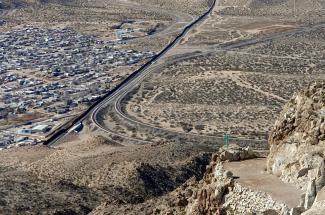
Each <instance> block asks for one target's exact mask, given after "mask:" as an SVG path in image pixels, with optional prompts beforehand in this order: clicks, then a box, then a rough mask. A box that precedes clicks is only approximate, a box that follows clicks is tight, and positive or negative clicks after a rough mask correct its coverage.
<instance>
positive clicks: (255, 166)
mask: <svg viewBox="0 0 325 215" xmlns="http://www.w3.org/2000/svg"><path fill="white" fill-rule="evenodd" d="M265 165H266V159H254V160H247V161H241V162H230V163H225V164H224V167H225V169H227V170H230V171H232V172H233V173H234V176H237V177H239V179H237V181H238V182H239V183H240V184H242V185H244V186H247V187H249V188H252V189H254V190H258V191H262V192H266V193H267V194H269V195H270V196H271V197H272V198H274V199H275V200H277V201H280V202H283V203H285V204H286V205H288V206H289V207H296V206H297V205H299V200H300V196H301V194H302V193H303V192H302V191H301V190H298V189H296V187H295V186H294V185H291V184H286V183H284V182H283V181H281V180H280V179H279V178H278V177H276V176H274V175H270V174H268V173H267V172H266V171H265Z"/></svg>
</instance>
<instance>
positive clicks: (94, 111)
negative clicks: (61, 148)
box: [45, 0, 325, 145]
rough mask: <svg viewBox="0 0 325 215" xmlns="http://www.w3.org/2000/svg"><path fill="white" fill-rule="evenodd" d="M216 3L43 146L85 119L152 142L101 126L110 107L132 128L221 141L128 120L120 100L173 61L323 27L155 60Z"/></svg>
mask: <svg viewBox="0 0 325 215" xmlns="http://www.w3.org/2000/svg"><path fill="white" fill-rule="evenodd" d="M216 3H217V0H214V1H213V4H212V5H211V7H210V9H209V11H207V12H206V13H205V14H204V15H202V16H201V17H199V18H198V19H196V20H194V21H193V22H192V23H191V24H189V25H188V26H186V27H185V28H184V30H183V31H182V32H181V33H180V34H179V35H178V36H177V37H176V38H175V40H173V41H172V42H171V43H170V44H169V45H168V46H167V47H166V48H165V49H163V50H162V51H161V52H160V53H159V54H158V55H156V56H155V57H154V58H153V59H152V60H151V61H149V62H148V63H146V64H145V65H143V66H142V67H141V68H140V69H139V70H137V71H135V72H134V73H132V74H131V75H130V76H129V77H128V78H127V79H126V80H124V81H123V82H122V83H121V84H120V85H118V86H117V87H116V88H115V89H113V90H112V91H110V92H109V93H108V94H107V95H106V96H105V97H104V98H102V99H101V100H100V101H98V102H97V103H95V104H94V105H93V106H92V107H90V108H89V109H88V110H87V111H86V112H85V113H84V114H83V115H81V116H80V117H79V118H77V119H76V120H75V121H74V122H72V123H71V124H69V125H67V126H66V127H64V128H62V129H60V130H58V131H57V132H56V133H55V135H53V137H52V138H51V139H49V140H48V141H47V142H46V143H45V144H47V145H52V144H54V143H56V142H57V141H58V140H60V139H61V138H63V137H64V136H65V135H67V134H68V133H69V132H71V131H72V130H73V128H74V127H75V126H77V125H78V124H80V123H82V122H83V121H84V120H85V119H87V118H89V117H90V119H91V121H92V123H93V124H94V125H96V127H98V128H99V129H100V130H102V131H104V132H107V133H110V134H113V135H116V136H119V137H122V138H123V139H127V140H130V141H134V142H137V143H138V142H140V143H152V142H151V141H147V140H144V139H141V138H133V137H130V136H128V135H126V134H121V133H118V132H117V131H114V130H112V129H110V128H107V127H106V126H105V125H103V124H102V123H101V122H100V120H99V119H100V116H99V115H100V114H99V113H100V111H101V110H102V109H104V108H107V107H108V106H110V107H112V108H113V109H114V110H113V111H114V113H116V114H118V116H119V117H120V118H122V119H123V120H126V121H127V122H129V123H131V124H133V125H135V126H136V127H140V126H141V127H144V128H148V129H151V130H159V131H161V132H164V133H165V134H166V133H172V134H177V135H180V136H192V137H197V138H201V137H207V138H214V139H215V140H221V139H222V137H218V136H209V135H200V134H189V133H183V132H177V131H172V130H169V129H165V128H161V127H157V126H154V125H151V124H147V123H144V122H141V121H139V120H136V119H133V118H130V117H129V116H127V115H126V114H125V113H124V112H123V111H122V108H121V107H122V106H121V101H122V100H123V98H124V97H125V96H126V95H127V94H128V93H129V92H131V91H132V90H133V89H134V88H135V87H137V86H138V85H139V83H141V82H142V81H143V80H144V78H146V77H147V76H148V75H149V74H151V73H153V72H155V71H157V69H158V68H160V67H164V66H165V65H166V64H170V63H173V62H177V61H181V60H184V59H187V58H192V57H195V56H203V55H207V54H211V53H213V54H222V53H223V52H224V51H228V50H232V49H237V48H241V47H245V46H250V45H255V44H258V43H263V42H266V41H270V40H274V39H277V38H282V37H285V36H290V35H293V34H296V33H300V32H308V31H312V30H314V29H316V28H323V27H325V24H324V23H322V24H318V25H314V26H309V27H301V28H298V29H296V30H293V31H290V32H280V33H275V34H272V35H269V36H264V37H260V38H254V39H248V40H244V41H239V42H231V43H228V44H222V45H216V46H210V47H209V48H207V49H205V50H200V52H194V53H186V54H184V55H182V56H179V57H178V58H177V59H174V60H172V61H168V62H163V63H162V62H160V61H159V60H160V59H161V58H162V57H164V56H165V54H166V53H167V52H168V51H169V50H171V49H172V48H173V47H175V46H176V45H177V44H178V43H179V41H180V40H181V39H183V38H184V37H185V36H186V35H187V34H188V32H189V31H190V30H191V29H193V27H195V26H197V25H199V24H200V23H201V22H202V21H204V20H205V19H206V18H207V17H208V16H209V14H210V13H211V12H212V11H213V9H214V7H215V5H216ZM238 139H239V140H249V141H256V142H259V141H264V142H267V141H266V140H252V139H251V138H248V139H247V138H245V137H239V138H238Z"/></svg>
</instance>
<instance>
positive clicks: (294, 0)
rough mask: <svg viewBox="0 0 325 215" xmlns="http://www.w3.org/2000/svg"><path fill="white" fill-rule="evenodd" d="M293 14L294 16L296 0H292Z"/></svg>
mask: <svg viewBox="0 0 325 215" xmlns="http://www.w3.org/2000/svg"><path fill="white" fill-rule="evenodd" d="M293 16H294V17H296V0H293Z"/></svg>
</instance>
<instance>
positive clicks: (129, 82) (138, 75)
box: [44, 0, 217, 146]
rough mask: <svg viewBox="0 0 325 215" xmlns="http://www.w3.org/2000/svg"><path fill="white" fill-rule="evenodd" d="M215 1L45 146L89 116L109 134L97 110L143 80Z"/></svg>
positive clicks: (211, 9) (56, 133)
mask: <svg viewBox="0 0 325 215" xmlns="http://www.w3.org/2000/svg"><path fill="white" fill-rule="evenodd" d="M216 1H217V0H213V2H212V5H211V7H210V9H209V10H208V11H207V12H206V13H205V14H203V15H202V16H200V17H199V18H197V19H195V20H194V21H193V22H192V23H190V24H189V25H187V26H186V27H185V28H184V29H183V31H182V32H181V33H180V34H179V35H178V36H177V37H176V38H175V39H174V40H173V41H172V42H171V43H170V44H169V45H168V46H167V47H166V48H164V49H163V50H162V51H161V52H160V53H158V54H157V55H156V56H155V57H153V58H152V59H151V60H150V61H149V62H148V63H146V64H144V65H143V66H142V67H141V68H140V69H138V70H137V71H135V72H134V73H132V74H131V75H130V76H129V77H127V78H126V79H125V80H124V81H123V82H122V83H121V84H119V85H118V86H117V87H115V88H114V89H113V90H111V91H110V92H109V93H108V94H107V95H106V96H104V97H103V98H102V99H100V100H99V101H98V102H96V103H95V104H94V105H92V106H91V107H90V108H89V109H88V110H87V111H85V112H84V113H83V114H81V115H80V116H79V117H78V118H76V119H75V120H74V121H73V122H70V123H68V124H67V125H65V126H63V127H62V128H60V129H59V130H57V131H56V132H55V134H54V135H53V136H52V137H51V138H49V139H48V140H47V141H45V142H44V144H45V145H48V146H51V145H53V144H55V143H57V142H58V141H59V140H61V139H62V138H63V137H65V136H66V135H67V134H69V133H70V132H71V131H73V128H76V127H77V126H78V125H81V124H82V123H83V121H84V120H85V119H87V118H88V117H89V116H90V117H91V119H92V121H93V122H94V123H95V124H96V125H97V126H98V127H99V128H101V129H103V130H105V131H107V132H109V131H108V130H107V129H105V128H103V127H102V126H101V125H100V124H99V123H98V121H97V118H96V116H97V114H98V112H99V110H100V109H101V108H103V107H105V106H106V105H107V104H109V103H110V102H112V101H114V99H115V98H117V96H119V95H120V94H122V93H123V92H125V91H126V90H128V89H131V88H132V87H133V86H136V85H137V84H138V83H139V82H140V81H141V80H143V78H144V77H145V76H146V75H148V74H149V72H150V71H151V70H149V68H150V67H151V66H152V65H153V64H154V63H156V62H157V61H158V60H159V59H161V58H162V57H163V56H164V55H165V54H166V53H167V52H168V51H169V50H170V49H172V48H173V47H174V46H175V45H177V44H178V43H179V42H180V40H181V39H183V38H184V37H185V36H186V35H187V34H188V32H190V31H191V30H192V29H193V27H195V26H196V25H198V24H200V23H201V22H202V21H203V20H205V19H206V18H207V17H208V16H209V15H210V13H212V11H213V9H214V7H215V5H216Z"/></svg>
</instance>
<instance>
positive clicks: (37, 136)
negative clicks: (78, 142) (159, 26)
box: [0, 26, 155, 148]
mask: <svg viewBox="0 0 325 215" xmlns="http://www.w3.org/2000/svg"><path fill="white" fill-rule="evenodd" d="M121 43H123V38H121V39H120V40H116V41H103V40H98V39H96V38H95V37H94V36H89V35H83V34H80V33H77V32H75V31H73V30H71V29H67V28H65V29H55V30H52V29H41V28H36V27H32V26H25V27H23V28H18V29H16V30H12V31H10V32H2V33H0V83H1V86H0V139H1V142H0V148H6V147H8V146H9V145H11V144H13V143H15V144H18V143H19V144H21V143H22V142H23V143H36V142H40V141H41V140H42V139H44V138H45V137H46V135H47V134H49V133H50V132H51V130H53V128H54V127H56V126H59V125H60V124H62V123H64V122H65V121H66V120H68V119H69V117H73V116H74V115H76V114H78V113H80V112H81V111H84V110H85V109H86V108H87V107H88V106H89V105H91V104H92V103H93V102H95V101H96V100H97V99H98V98H100V97H101V96H102V95H104V94H105V93H107V92H108V91H109V89H111V88H112V87H114V86H115V85H116V84H117V83H119V81H121V80H122V78H123V77H124V78H125V75H127V74H128V73H130V71H127V72H125V71H124V70H125V67H131V68H133V67H134V68H136V67H137V66H139V65H140V64H141V63H143V62H145V61H146V60H148V59H150V58H151V57H152V56H154V55H155V53H154V52H138V51H135V50H132V49H126V50H125V49H122V48H120V44H121ZM119 68H121V69H119ZM112 71H114V72H112ZM48 119H50V120H48ZM44 120H47V122H44ZM14 125H15V126H14ZM4 131H6V133H4Z"/></svg>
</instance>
